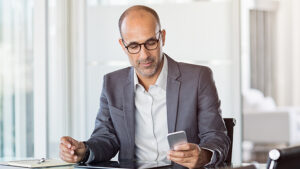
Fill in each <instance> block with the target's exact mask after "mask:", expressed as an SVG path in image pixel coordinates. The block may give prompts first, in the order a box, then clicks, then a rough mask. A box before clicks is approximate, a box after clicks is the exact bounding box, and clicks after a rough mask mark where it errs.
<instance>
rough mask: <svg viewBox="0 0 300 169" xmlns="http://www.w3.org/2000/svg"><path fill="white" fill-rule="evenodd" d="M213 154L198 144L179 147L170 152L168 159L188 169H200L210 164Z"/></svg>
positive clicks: (186, 144)
mask: <svg viewBox="0 0 300 169" xmlns="http://www.w3.org/2000/svg"><path fill="white" fill-rule="evenodd" d="M211 156H212V152H210V151H209V150H205V149H201V148H200V147H199V146H198V145H197V144H193V143H185V144H181V145H177V146H175V147H174V150H170V151H169V152H168V159H169V160H171V161H174V162H175V163H177V164H180V165H182V166H185V167H188V168H190V169H191V168H200V167H203V166H204V165H206V164H208V163H209V162H210V159H211Z"/></svg>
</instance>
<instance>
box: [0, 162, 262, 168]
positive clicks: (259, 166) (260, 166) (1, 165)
mask: <svg viewBox="0 0 300 169" xmlns="http://www.w3.org/2000/svg"><path fill="white" fill-rule="evenodd" d="M3 164H5V162H0V168H1V169H26V168H21V167H13V166H5V165H3ZM247 165H250V164H242V165H241V164H239V165H233V167H239V166H247ZM256 166H257V169H266V164H257V165H256ZM166 168H171V167H166ZM39 169H83V168H76V167H74V165H70V166H60V167H48V168H39ZM161 169H162V168H161Z"/></svg>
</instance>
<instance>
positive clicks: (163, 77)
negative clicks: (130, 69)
mask: <svg viewBox="0 0 300 169" xmlns="http://www.w3.org/2000/svg"><path fill="white" fill-rule="evenodd" d="M163 57H164V58H163V62H164V63H163V67H162V69H161V72H160V74H159V76H158V78H157V80H156V82H155V84H154V85H155V86H158V87H160V88H162V89H164V90H166V89H167V78H168V60H167V57H166V56H165V55H164V56H163ZM138 86H141V87H142V85H141V84H140V83H139V81H138V77H137V75H136V71H135V69H134V89H135V90H136V89H137V87H138Z"/></svg>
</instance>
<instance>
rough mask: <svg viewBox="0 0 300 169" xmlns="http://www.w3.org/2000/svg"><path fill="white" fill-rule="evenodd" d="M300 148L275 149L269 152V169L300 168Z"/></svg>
mask: <svg viewBox="0 0 300 169" xmlns="http://www.w3.org/2000/svg"><path fill="white" fill-rule="evenodd" d="M299 159H300V146H295V147H289V148H284V149H273V150H271V151H270V152H269V159H268V161H267V169H296V168H300V161H299Z"/></svg>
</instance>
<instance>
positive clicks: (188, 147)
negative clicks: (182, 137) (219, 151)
mask: <svg viewBox="0 0 300 169" xmlns="http://www.w3.org/2000/svg"><path fill="white" fill-rule="evenodd" d="M195 145H196V144H193V143H184V144H180V145H176V146H175V147H174V150H176V151H177V150H192V149H194V148H195ZM196 146H198V145H196Z"/></svg>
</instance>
